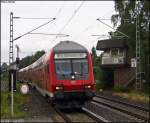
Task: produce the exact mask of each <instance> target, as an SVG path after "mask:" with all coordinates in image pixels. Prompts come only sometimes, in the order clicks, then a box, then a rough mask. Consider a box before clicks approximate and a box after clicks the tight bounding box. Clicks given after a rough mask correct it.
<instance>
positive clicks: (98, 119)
mask: <svg viewBox="0 0 150 123" xmlns="http://www.w3.org/2000/svg"><path fill="white" fill-rule="evenodd" d="M82 110H83V111H84V112H85V113H86V114H87V115H88V116H89V117H91V118H92V119H93V120H95V122H104V123H108V122H110V121H108V120H106V119H105V118H103V117H101V116H99V115H97V114H95V113H93V112H92V111H90V110H89V109H87V108H85V107H82Z"/></svg>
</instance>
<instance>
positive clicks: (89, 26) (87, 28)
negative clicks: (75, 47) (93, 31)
mask: <svg viewBox="0 0 150 123" xmlns="http://www.w3.org/2000/svg"><path fill="white" fill-rule="evenodd" d="M114 11H115V10H111V11H108V12H106V13H105V14H104V15H103V16H101V18H102V17H104V16H105V15H107V14H108V13H111V12H114ZM102 20H111V19H102ZM93 23H95V20H94V21H93V22H91V23H90V25H88V26H87V27H86V28H85V29H84V30H83V31H81V32H80V33H78V34H77V35H75V36H74V39H76V38H77V37H79V36H80V35H81V34H82V33H84V32H86V31H88V30H89V29H90V28H91V27H93V26H92V25H93Z"/></svg>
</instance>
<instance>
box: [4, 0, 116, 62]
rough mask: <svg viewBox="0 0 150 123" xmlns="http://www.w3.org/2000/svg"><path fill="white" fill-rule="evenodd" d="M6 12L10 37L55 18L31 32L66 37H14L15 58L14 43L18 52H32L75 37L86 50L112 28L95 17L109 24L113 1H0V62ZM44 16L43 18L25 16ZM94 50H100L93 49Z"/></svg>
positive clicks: (6, 35)
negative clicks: (11, 13)
mask: <svg viewBox="0 0 150 123" xmlns="http://www.w3.org/2000/svg"><path fill="white" fill-rule="evenodd" d="M10 12H13V15H14V17H21V18H20V19H13V20H14V23H13V25H14V26H13V27H14V36H13V37H14V38H16V37H18V36H21V35H22V34H24V33H27V32H28V31H30V30H32V29H34V28H36V27H38V26H40V25H42V24H44V23H46V22H48V21H50V20H52V19H51V18H56V20H53V21H51V22H50V23H48V24H47V25H45V26H43V27H41V28H39V29H37V30H35V31H33V32H32V33H46V34H66V35H69V37H57V38H56V35H39V34H27V35H25V36H23V37H22V38H20V39H18V40H16V41H14V58H16V48H15V45H16V44H17V45H18V46H19V48H20V51H19V56H20V58H21V59H22V58H23V57H25V56H28V55H32V54H34V53H35V52H36V51H39V50H45V51H46V52H47V51H49V50H50V49H51V48H52V47H53V46H55V45H56V44H57V43H59V42H60V41H65V40H70V41H75V42H77V43H79V44H81V45H83V46H85V47H86V48H87V49H88V50H89V51H90V52H91V48H92V47H93V46H96V44H97V42H98V40H102V39H108V37H107V36H100V37H97V36H92V35H108V32H110V31H114V30H113V29H111V28H109V27H107V26H106V25H104V24H102V23H100V22H99V21H97V20H96V19H97V18H100V19H106V20H102V21H103V22H105V23H107V24H108V25H110V26H112V27H113V24H112V23H111V20H110V18H111V16H112V14H115V13H116V12H115V10H114V1H14V2H13V3H4V2H3V3H1V62H2V63H3V62H9V40H10V38H9V32H10V27H9V25H10ZM25 18H47V19H25ZM97 54H100V52H99V51H97Z"/></svg>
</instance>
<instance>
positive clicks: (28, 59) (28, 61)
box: [19, 50, 45, 69]
mask: <svg viewBox="0 0 150 123" xmlns="http://www.w3.org/2000/svg"><path fill="white" fill-rule="evenodd" d="M43 54H45V51H44V50H42V51H37V52H36V53H35V54H34V55H32V56H26V57H24V58H22V59H21V60H20V63H19V69H21V68H24V67H26V66H28V65H30V64H32V63H33V62H35V61H36V60H38V59H39V58H40V57H41V56H42V55H43Z"/></svg>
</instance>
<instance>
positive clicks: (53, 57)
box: [18, 41, 95, 108]
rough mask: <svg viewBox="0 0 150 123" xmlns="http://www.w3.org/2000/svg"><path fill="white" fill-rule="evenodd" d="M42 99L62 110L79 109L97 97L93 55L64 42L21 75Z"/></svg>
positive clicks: (73, 44) (21, 72) (73, 43)
mask: <svg viewBox="0 0 150 123" xmlns="http://www.w3.org/2000/svg"><path fill="white" fill-rule="evenodd" d="M18 79H19V80H20V81H27V82H31V84H32V86H34V87H35V88H36V89H37V90H38V91H39V92H40V93H41V94H42V95H43V96H46V97H48V98H49V100H50V101H52V102H54V103H56V104H57V106H59V107H63V108H73V107H75V108H80V107H81V106H82V105H83V104H84V103H85V101H88V100H91V99H92V97H93V96H94V91H95V86H94V76H93V66H92V58H91V54H90V53H89V52H88V50H87V49H86V48H85V47H83V46H82V45H80V44H78V43H75V42H72V41H61V42H60V43H58V44H57V45H55V46H54V47H53V48H52V49H51V50H50V52H48V53H46V54H44V55H43V56H42V57H40V58H39V59H38V60H37V61H36V62H34V63H33V64H31V65H29V66H27V67H25V68H22V69H20V70H19V72H18Z"/></svg>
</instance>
